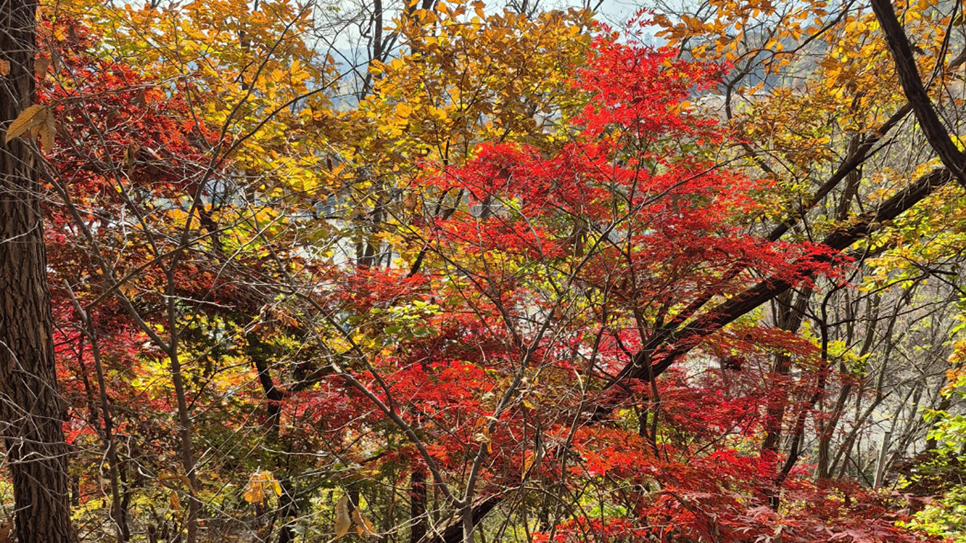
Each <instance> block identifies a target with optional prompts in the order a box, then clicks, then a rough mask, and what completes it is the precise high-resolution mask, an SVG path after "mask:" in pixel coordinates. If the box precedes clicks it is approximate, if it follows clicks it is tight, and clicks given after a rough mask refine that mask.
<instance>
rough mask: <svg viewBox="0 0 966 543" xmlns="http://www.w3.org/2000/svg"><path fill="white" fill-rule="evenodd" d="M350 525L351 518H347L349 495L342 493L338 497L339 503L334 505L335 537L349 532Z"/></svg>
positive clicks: (337, 537)
mask: <svg viewBox="0 0 966 543" xmlns="http://www.w3.org/2000/svg"><path fill="white" fill-rule="evenodd" d="M351 527H352V520H351V519H350V518H349V496H348V495H347V494H343V495H342V497H341V498H340V499H339V503H337V504H336V505H335V538H336V539H339V538H340V537H342V536H344V535H346V534H347V533H349V528H351Z"/></svg>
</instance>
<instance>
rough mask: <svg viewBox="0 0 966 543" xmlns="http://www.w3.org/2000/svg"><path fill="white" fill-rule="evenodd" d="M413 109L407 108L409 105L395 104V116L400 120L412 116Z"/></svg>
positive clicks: (403, 103)
mask: <svg viewBox="0 0 966 543" xmlns="http://www.w3.org/2000/svg"><path fill="white" fill-rule="evenodd" d="M412 112H413V108H411V107H409V104H407V103H405V102H399V103H398V104H396V115H397V116H399V117H402V118H404V119H405V118H406V117H409V115H410V114H412Z"/></svg>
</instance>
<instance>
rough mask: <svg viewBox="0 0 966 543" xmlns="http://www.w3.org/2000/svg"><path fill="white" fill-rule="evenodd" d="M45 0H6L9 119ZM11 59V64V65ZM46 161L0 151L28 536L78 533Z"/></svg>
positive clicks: (11, 362) (16, 469) (0, 352)
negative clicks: (53, 306)
mask: <svg viewBox="0 0 966 543" xmlns="http://www.w3.org/2000/svg"><path fill="white" fill-rule="evenodd" d="M36 8H37V5H36V2H32V1H28V0H0V27H2V28H0V59H2V60H3V61H4V62H5V63H9V68H10V72H9V74H7V75H6V76H5V77H2V78H0V115H2V119H0V121H3V126H4V128H5V127H6V126H8V125H9V123H10V121H11V120H13V119H15V118H16V117H17V116H18V115H19V114H20V112H21V111H23V110H24V109H26V108H27V106H29V105H30V104H31V103H32V101H33V91H34V74H33V58H34V50H35V42H34V39H35V38H34V36H35V26H36V24H35V14H36ZM6 66H7V64H4V68H6ZM37 167H38V165H37V160H36V157H35V155H34V153H33V152H32V150H31V149H30V146H29V144H28V142H27V141H25V140H22V139H17V140H14V141H11V142H10V143H8V144H5V145H4V146H3V151H2V153H0V417H2V435H3V439H4V443H5V444H6V447H7V462H8V463H9V465H10V472H11V476H12V479H13V488H14V501H15V505H16V520H15V526H16V533H17V540H18V541H19V542H20V543H60V542H71V541H73V540H74V536H73V533H72V529H71V524H70V501H69V499H70V498H69V497H70V494H69V491H68V489H69V482H68V477H67V445H66V444H65V443H64V434H63V428H62V423H63V419H64V413H65V405H64V402H63V399H62V398H61V397H60V395H59V394H58V393H57V381H56V372H55V369H54V346H53V338H52V324H51V313H50V294H49V292H48V291H47V278H46V271H47V253H46V248H45V247H44V230H43V216H42V211H41V207H40V197H39V195H38V183H37Z"/></svg>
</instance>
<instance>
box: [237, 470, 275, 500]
mask: <svg viewBox="0 0 966 543" xmlns="http://www.w3.org/2000/svg"><path fill="white" fill-rule="evenodd" d="M269 493H271V494H274V495H275V496H281V495H282V485H281V484H279V482H278V480H277V479H275V476H274V475H272V472H270V471H257V472H255V474H253V475H252V477H251V479H249V480H248V484H247V485H246V486H245V495H244V498H245V501H246V502H248V503H263V502H264V501H265V498H266V496H267V494H269Z"/></svg>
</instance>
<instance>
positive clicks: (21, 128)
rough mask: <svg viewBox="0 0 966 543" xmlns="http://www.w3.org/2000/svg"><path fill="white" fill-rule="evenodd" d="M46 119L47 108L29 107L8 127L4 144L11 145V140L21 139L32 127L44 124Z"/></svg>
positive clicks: (35, 105)
mask: <svg viewBox="0 0 966 543" xmlns="http://www.w3.org/2000/svg"><path fill="white" fill-rule="evenodd" d="M46 117H47V108H46V107H44V106H39V105H37V104H34V105H32V106H30V107H28V108H27V109H25V110H23V112H22V113H21V114H20V115H18V116H17V118H16V119H14V121H13V122H12V123H10V126H8V127H7V135H6V137H5V138H4V140H3V142H4V143H10V140H12V139H14V138H16V137H19V136H20V135H22V134H23V133H24V132H26V131H27V130H29V129H30V128H31V127H33V126H35V125H38V124H40V123H42V122H44V120H45V118H46Z"/></svg>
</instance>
